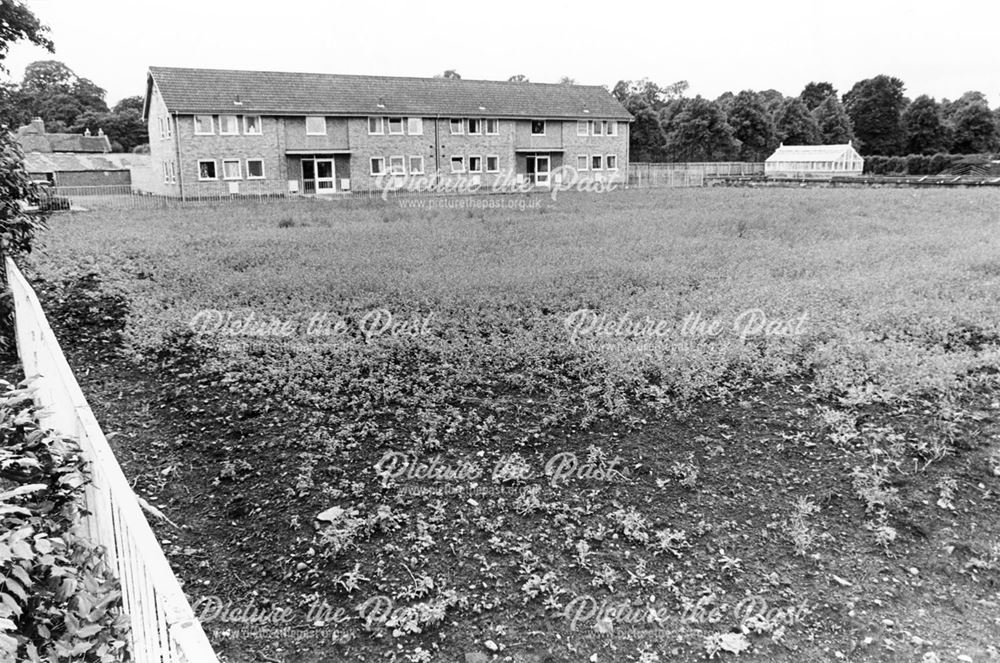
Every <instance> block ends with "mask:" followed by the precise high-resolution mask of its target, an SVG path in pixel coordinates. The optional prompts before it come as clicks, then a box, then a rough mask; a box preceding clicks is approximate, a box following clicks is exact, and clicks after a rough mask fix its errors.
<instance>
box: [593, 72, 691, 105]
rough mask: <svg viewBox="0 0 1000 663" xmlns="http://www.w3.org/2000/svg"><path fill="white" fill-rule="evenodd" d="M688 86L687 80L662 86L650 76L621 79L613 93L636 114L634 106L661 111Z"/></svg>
mask: <svg viewBox="0 0 1000 663" xmlns="http://www.w3.org/2000/svg"><path fill="white" fill-rule="evenodd" d="M687 88H688V83H687V81H677V82H676V83H671V84H670V85H667V86H660V85H658V84H656V83H654V82H653V81H651V80H649V79H648V78H642V79H640V80H636V81H626V80H621V81H618V82H617V83H615V86H614V87H613V88H612V89H611V95H612V96H613V97H614V98H615V99H617V100H618V101H619V102H620V103H621V104H622V105H623V106H625V108H627V109H628V110H629V112H632V113H633V114H634V111H633V110H632V108H633V107H636V108H638V107H649V108H652V109H654V110H656V111H659V110H660V109H662V108H663V106H664V105H665V104H666V103H667V102H668V101H670V100H672V99H679V98H680V97H681V96H683V94H684V92H685V91H686V90H687Z"/></svg>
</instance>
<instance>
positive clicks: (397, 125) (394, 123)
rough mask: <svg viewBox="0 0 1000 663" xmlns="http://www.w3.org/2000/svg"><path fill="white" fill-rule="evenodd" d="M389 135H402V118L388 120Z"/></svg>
mask: <svg viewBox="0 0 1000 663" xmlns="http://www.w3.org/2000/svg"><path fill="white" fill-rule="evenodd" d="M389 133H390V134H392V135H394V136H398V135H401V134H402V133H403V118H401V117H390V118H389Z"/></svg>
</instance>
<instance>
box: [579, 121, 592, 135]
mask: <svg viewBox="0 0 1000 663" xmlns="http://www.w3.org/2000/svg"><path fill="white" fill-rule="evenodd" d="M589 134H590V122H588V121H587V120H577V121H576V135H577V136H587V135H589Z"/></svg>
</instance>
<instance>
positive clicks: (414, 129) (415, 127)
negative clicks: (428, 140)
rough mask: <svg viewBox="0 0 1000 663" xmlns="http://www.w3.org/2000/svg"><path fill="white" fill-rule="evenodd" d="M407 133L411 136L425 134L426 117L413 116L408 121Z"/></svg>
mask: <svg viewBox="0 0 1000 663" xmlns="http://www.w3.org/2000/svg"><path fill="white" fill-rule="evenodd" d="M406 133H408V134H410V135H411V136H423V135H424V119H423V118H422V117H411V118H409V119H408V120H407V121H406Z"/></svg>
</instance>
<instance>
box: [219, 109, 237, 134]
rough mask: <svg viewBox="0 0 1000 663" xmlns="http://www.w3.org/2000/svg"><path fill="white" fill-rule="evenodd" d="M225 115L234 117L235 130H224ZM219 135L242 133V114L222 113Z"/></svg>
mask: <svg viewBox="0 0 1000 663" xmlns="http://www.w3.org/2000/svg"><path fill="white" fill-rule="evenodd" d="M224 117H230V118H232V119H233V130H232V131H223V130H222V129H223V119H222V118H224ZM219 135H220V136H239V135H240V116H239V115H229V114H226V115H220V116H219Z"/></svg>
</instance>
